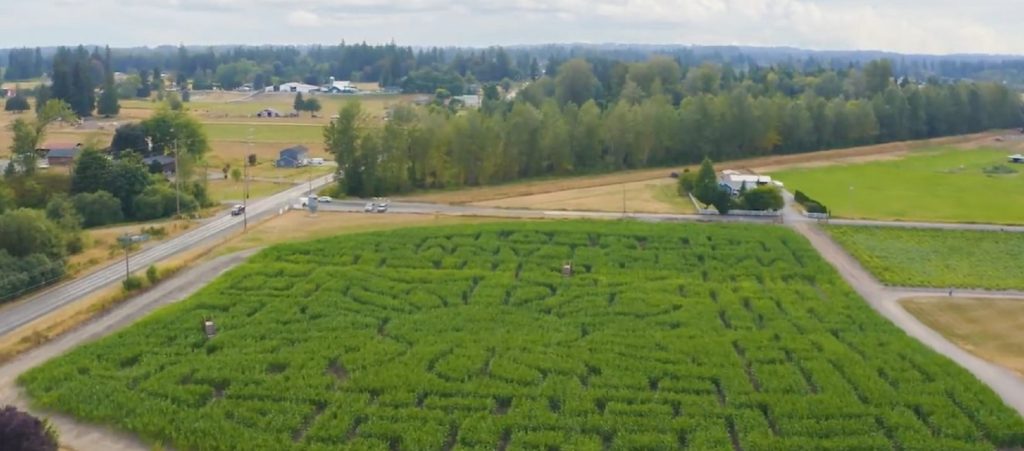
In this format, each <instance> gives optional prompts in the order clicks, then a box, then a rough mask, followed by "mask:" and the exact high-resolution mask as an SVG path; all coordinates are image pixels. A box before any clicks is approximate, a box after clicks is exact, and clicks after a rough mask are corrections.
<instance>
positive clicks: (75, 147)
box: [36, 143, 82, 166]
mask: <svg viewBox="0 0 1024 451" xmlns="http://www.w3.org/2000/svg"><path fill="white" fill-rule="evenodd" d="M36 151H37V152H38V153H40V154H42V155H45V157H44V158H46V163H47V164H49V165H50V166H71V164H72V163H74V162H75V158H77V157H78V153H79V152H81V151H82V143H77V144H65V143H60V144H57V143H53V144H47V145H45V146H43V147H41V148H39V149H36Z"/></svg>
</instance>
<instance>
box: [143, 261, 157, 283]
mask: <svg viewBox="0 0 1024 451" xmlns="http://www.w3.org/2000/svg"><path fill="white" fill-rule="evenodd" d="M146 280H148V281H149V284H150V285H153V284H155V283H156V282H157V281H158V280H160V274H159V273H158V272H157V270H156V265H149V268H147V269H146Z"/></svg>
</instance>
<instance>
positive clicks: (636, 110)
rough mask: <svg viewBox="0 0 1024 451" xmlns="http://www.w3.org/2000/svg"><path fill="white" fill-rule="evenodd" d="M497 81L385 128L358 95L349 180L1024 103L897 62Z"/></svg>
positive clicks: (635, 69)
mask: <svg viewBox="0 0 1024 451" xmlns="http://www.w3.org/2000/svg"><path fill="white" fill-rule="evenodd" d="M488 88H489V86H488V87H485V89H484V93H485V100H484V104H483V106H482V107H481V108H480V109H479V110H458V109H455V108H451V105H450V104H449V102H447V101H446V100H445V99H444V98H443V96H440V95H439V96H438V98H437V99H436V100H435V102H434V103H435V104H434V105H429V106H426V107H413V106H400V107H396V108H394V109H393V110H392V111H391V115H390V118H389V120H388V121H387V122H386V123H385V125H384V126H383V127H380V126H377V125H375V124H371V123H370V122H369V121H368V119H367V117H366V115H365V114H364V113H363V112H362V111H361V109H360V106H359V105H358V103H355V102H353V103H351V104H349V105H347V106H345V107H344V108H343V109H342V111H341V112H340V114H339V116H338V118H337V119H336V120H335V121H333V122H332V123H331V124H330V125H329V126H328V127H327V129H326V130H325V140H326V146H327V148H328V149H329V150H330V151H331V152H332V153H333V154H334V155H335V157H336V159H337V161H338V163H339V167H340V168H341V169H342V170H343V171H344V173H345V174H346V177H345V178H344V179H342V180H341V183H342V186H340V187H339V188H340V190H341V191H343V192H345V193H347V194H350V195H358V196H376V195H386V194H392V193H400V192H406V191H410V190H416V189H438V188H452V187H460V186H477V185H487V184H494V183H502V182H508V181H514V180H519V179H523V178H529V177H539V176H549V175H567V174H579V173H592V172H601V171H614V170H622V169H635V168H644V167H657V166H668V165H678V164H692V163H697V162H699V161H701V160H702V159H703V158H704V157H709V158H711V159H712V160H715V161H723V160H732V159H737V158H744V157H753V156H763V155H772V154H788V153H799V152H807V151H814V150H821V149H829V148H839V147H849V146H858V145H868V144H875V143H883V142H893V141H901V140H909V139H922V138H931V137H938V136H947V135H958V134H964V133H973V132H979V131H983V130H988V129H993V128H1008V127H1019V126H1020V125H1021V121H1022V113H1021V99H1020V96H1019V94H1018V93H1017V92H1015V91H1013V90H1012V89H1010V88H1008V87H1006V86H1005V85H1002V84H998V83H986V82H981V83H978V82H956V83H943V82H939V81H934V80H933V81H931V82H913V81H910V80H909V79H907V78H905V77H897V76H896V74H895V72H894V69H893V66H892V63H891V62H890V61H888V60H879V61H873V62H870V63H868V64H866V65H864V67H863V68H861V69H855V68H851V69H846V70H840V71H835V70H831V69H824V68H817V69H814V70H810V71H797V70H793V69H780V68H771V67H768V68H764V67H754V68H752V69H750V70H747V71H735V70H733V69H731V68H730V67H728V66H720V65H714V64H704V65H701V66H697V67H692V68H689V69H687V68H683V67H681V66H679V64H677V62H676V61H675V60H673V59H671V58H666V57H655V58H652V59H650V60H648V61H644V62H638V63H623V62H615V63H614V64H592V63H590V62H588V61H586V60H583V59H574V60H570V61H568V62H566V63H564V64H562V65H560V66H559V67H558V68H557V70H555V72H554V73H553V74H551V75H544V76H541V77H540V78H538V79H537V80H536V81H534V82H532V83H529V84H528V85H527V86H526V87H525V88H524V89H522V90H521V91H519V92H518V93H517V94H516V96H515V98H514V99H513V100H511V101H507V99H500V98H499V96H498V95H497V90H496V89H488Z"/></svg>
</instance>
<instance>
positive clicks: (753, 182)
mask: <svg viewBox="0 0 1024 451" xmlns="http://www.w3.org/2000/svg"><path fill="white" fill-rule="evenodd" d="M718 184H719V186H721V187H722V188H723V189H728V190H729V192H730V193H731V194H732V195H734V196H735V195H739V193H740V190H742V189H743V188H744V186H746V189H753V188H757V187H759V186H764V185H769V184H774V185H776V186H782V183H781V182H778V181H772V178H771V176H767V175H756V174H741V173H739V171H733V170H731V169H727V170H725V171H722V176H721V177H719V178H718Z"/></svg>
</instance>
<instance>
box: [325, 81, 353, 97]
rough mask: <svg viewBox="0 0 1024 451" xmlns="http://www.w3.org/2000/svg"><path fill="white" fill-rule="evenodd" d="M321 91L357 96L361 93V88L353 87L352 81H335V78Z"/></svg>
mask: <svg viewBox="0 0 1024 451" xmlns="http://www.w3.org/2000/svg"><path fill="white" fill-rule="evenodd" d="M321 91H324V92H330V93H332V94H355V93H357V92H359V88H357V87H355V86H352V82H350V81H335V80H334V78H331V82H330V84H328V85H327V86H324V87H323V89H321Z"/></svg>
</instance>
